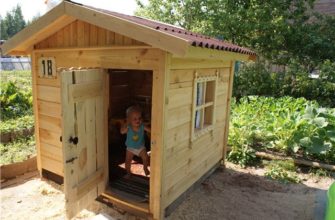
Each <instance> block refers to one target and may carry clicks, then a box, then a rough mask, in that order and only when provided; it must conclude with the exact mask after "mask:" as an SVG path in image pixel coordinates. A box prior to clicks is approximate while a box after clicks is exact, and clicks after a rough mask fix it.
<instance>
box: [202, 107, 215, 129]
mask: <svg viewBox="0 0 335 220" xmlns="http://www.w3.org/2000/svg"><path fill="white" fill-rule="evenodd" d="M213 109H214V107H213V105H211V106H207V107H206V108H205V115H204V127H206V126H209V125H212V124H213Z"/></svg>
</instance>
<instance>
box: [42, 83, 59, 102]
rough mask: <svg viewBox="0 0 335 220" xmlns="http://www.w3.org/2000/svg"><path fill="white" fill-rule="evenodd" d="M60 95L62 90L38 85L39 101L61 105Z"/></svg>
mask: <svg viewBox="0 0 335 220" xmlns="http://www.w3.org/2000/svg"><path fill="white" fill-rule="evenodd" d="M60 95H61V94H60V88H57V87H50V86H40V85H37V98H38V100H42V101H49V102H56V103H60Z"/></svg>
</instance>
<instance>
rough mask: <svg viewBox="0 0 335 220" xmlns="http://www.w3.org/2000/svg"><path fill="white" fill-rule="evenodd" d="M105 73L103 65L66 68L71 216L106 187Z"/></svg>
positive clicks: (65, 148) (65, 136) (65, 150)
mask: <svg viewBox="0 0 335 220" xmlns="http://www.w3.org/2000/svg"><path fill="white" fill-rule="evenodd" d="M104 79H105V73H104V72H103V71H102V70H100V69H87V70H75V71H63V72H62V73H61V80H62V87H61V89H62V91H61V94H62V97H61V99H62V116H63V134H62V143H63V159H64V193H65V202H66V203H65V206H66V213H67V217H68V218H72V217H73V216H75V215H76V214H77V213H78V212H79V211H80V210H82V209H84V208H86V207H87V206H88V205H89V204H90V203H91V202H92V201H94V200H95V199H96V198H97V196H98V195H99V194H100V193H102V192H103V191H104V190H105V186H106V180H107V178H106V175H107V173H108V171H106V170H104V165H105V155H106V154H107V152H105V149H107V148H105V145H106V144H107V143H106V142H105V139H104V138H105V137H104V132H105V131H104V130H105V129H104V128H105V125H104V123H106V122H107V119H105V118H104V117H105V113H104V110H105V106H104V97H103V94H104V89H105V82H104V81H105V80H104Z"/></svg>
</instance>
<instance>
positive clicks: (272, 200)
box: [0, 163, 334, 220]
mask: <svg viewBox="0 0 335 220" xmlns="http://www.w3.org/2000/svg"><path fill="white" fill-rule="evenodd" d="M264 172H265V170H264V169H262V168H247V169H241V168H240V167H238V166H235V165H234V164H231V163H227V164H226V168H225V169H223V168H220V169H218V170H217V171H215V172H214V173H213V174H212V175H211V176H210V177H209V178H208V179H207V180H205V181H204V182H203V183H202V184H201V186H200V187H199V188H198V189H197V190H195V191H193V192H192V193H191V194H190V195H189V196H188V197H187V198H186V200H185V201H184V202H183V203H182V204H181V205H180V206H179V207H178V208H177V209H176V210H175V211H174V212H173V213H172V214H171V215H170V216H168V217H167V219H168V220H175V219H206V220H207V219H220V220H221V219H239V220H240V219H241V220H243V219H248V220H249V219H304V220H308V219H314V217H315V207H316V204H317V195H318V193H320V192H322V191H326V190H327V189H328V188H329V186H330V185H331V183H332V182H333V181H334V179H333V178H329V177H323V178H320V177H316V176H312V175H308V174H299V176H300V178H301V179H303V181H302V183H300V184H283V183H280V182H278V181H274V180H269V179H266V178H265V177H264ZM4 186H5V188H2V189H1V212H0V213H1V219H15V220H16V219H25V218H29V219H64V218H65V213H64V195H63V193H62V186H60V185H57V184H55V183H53V182H52V181H48V180H45V179H42V180H41V179H40V178H39V176H38V173H37V172H35V173H28V174H25V175H23V176H21V177H18V178H17V179H15V180H11V181H8V182H5V183H3V184H2V187H4ZM99 213H106V214H108V215H110V216H112V217H113V218H114V219H122V220H123V219H136V218H135V217H134V216H132V215H130V214H128V213H125V212H123V211H121V210H117V209H114V208H109V207H107V206H106V205H104V204H101V203H99V202H96V201H95V202H93V203H92V205H91V206H90V207H89V208H88V209H85V210H83V211H82V212H80V213H79V214H78V215H77V216H76V217H75V219H88V218H91V217H93V216H95V215H96V214H99Z"/></svg>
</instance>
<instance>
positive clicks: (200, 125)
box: [192, 74, 218, 140]
mask: <svg viewBox="0 0 335 220" xmlns="http://www.w3.org/2000/svg"><path fill="white" fill-rule="evenodd" d="M217 78H218V77H217V75H214V76H197V74H196V77H195V80H194V90H193V117H192V140H195V139H196V138H198V137H199V136H201V135H203V134H205V133H207V132H209V131H211V130H213V128H214V123H215V114H214V113H215V109H214V108H215V100H216V98H215V97H216V83H217Z"/></svg>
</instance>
